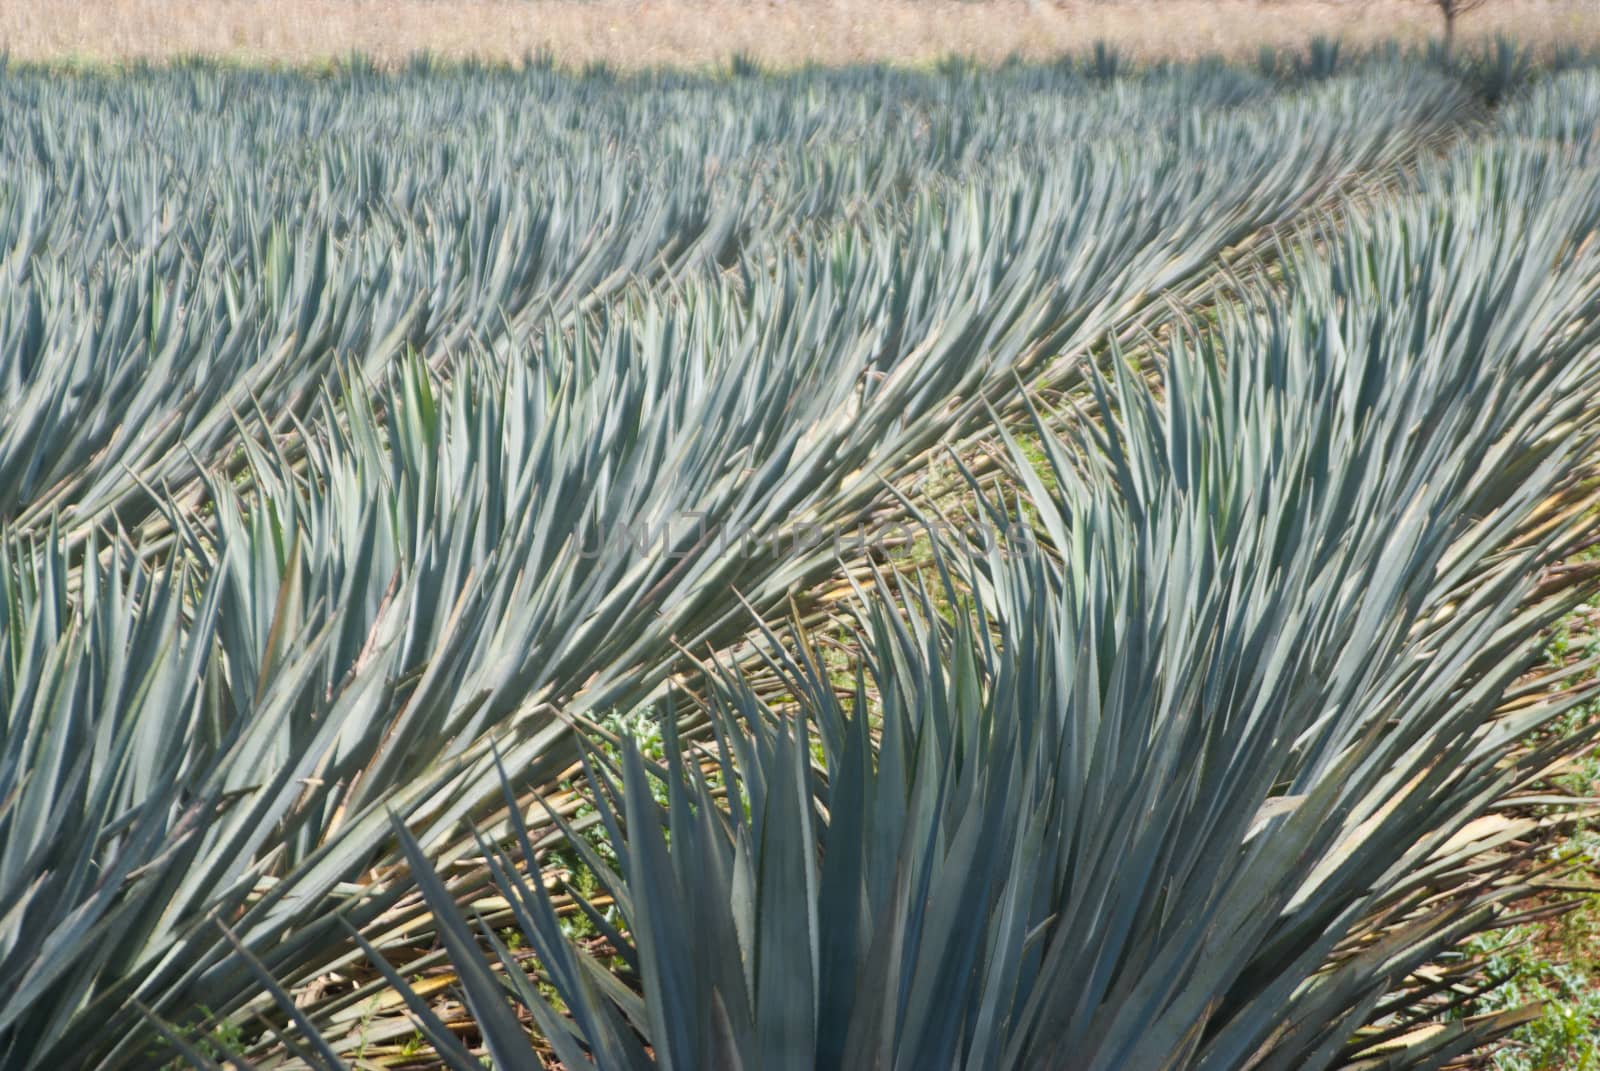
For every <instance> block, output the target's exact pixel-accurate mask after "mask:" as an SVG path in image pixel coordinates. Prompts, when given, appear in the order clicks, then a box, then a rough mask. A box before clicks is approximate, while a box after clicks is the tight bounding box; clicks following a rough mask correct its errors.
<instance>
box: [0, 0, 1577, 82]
mask: <svg viewBox="0 0 1600 1071" xmlns="http://www.w3.org/2000/svg"><path fill="white" fill-rule="evenodd" d="M1438 25H1439V20H1438V14H1437V10H1436V9H1435V8H1434V6H1433V5H1432V4H1431V3H1428V2H1427V0H1101V2H1085V0H1063V2H1061V3H1053V2H1051V0H1033V2H1031V3H1030V2H1026V0H742V2H740V0H0V48H3V49H5V50H8V51H9V52H10V54H11V56H12V57H14V58H16V59H24V60H76V61H86V62H98V61H106V60H121V59H130V58H139V57H145V58H153V59H160V58H167V57H172V56H182V55H195V54H204V55H212V56H226V57H230V58H233V59H237V60H241V61H256V62H259V61H270V62H288V63H306V62H316V61H320V60H327V59H329V58H333V57H338V56H341V55H345V54H348V53H350V52H352V51H359V52H362V53H365V54H367V55H369V56H372V57H373V58H375V59H378V60H381V61H395V60H399V59H401V58H404V57H406V56H408V55H411V54H413V53H416V52H418V51H422V50H428V51H431V52H434V53H437V54H440V55H444V56H451V57H459V56H479V57H483V58H487V59H500V60H516V59H518V58H519V57H521V56H523V55H524V54H526V53H533V52H537V51H539V50H541V49H545V50H549V51H550V52H551V53H553V54H554V56H555V57H556V58H557V59H558V60H560V61H561V62H564V63H570V64H582V63H587V62H590V61H593V60H605V61H607V62H610V63H613V64H616V65H618V66H621V67H630V68H631V67H648V66H655V65H665V64H687V65H709V64H717V63H722V62H725V61H726V60H727V59H728V57H730V56H731V55H733V54H735V53H740V52H743V53H746V54H748V55H750V56H752V57H754V58H756V59H758V60H760V61H762V62H764V63H768V64H771V65H778V66H789V65H794V64H800V63H805V62H808V61H816V62H824V63H844V62H857V61H868V60H887V61H892V62H897V63H920V62H926V61H929V60H932V59H935V58H937V57H940V56H945V55H949V54H952V53H958V54H964V55H970V56H973V57H975V58H979V59H984V60H991V61H992V60H998V59H1001V58H1004V57H1006V56H1010V55H1020V56H1026V57H1040V56H1049V55H1058V54H1061V53H1063V52H1072V51H1082V50H1086V49H1087V48H1089V46H1090V45H1091V44H1092V43H1093V42H1095V41H1101V40H1103V41H1107V42H1109V43H1111V44H1113V45H1115V46H1117V47H1118V48H1119V49H1121V50H1123V51H1125V52H1128V53H1131V54H1134V55H1138V56H1141V57H1151V56H1170V57H1175V58H1187V57H1192V56H1195V55H1200V54H1206V53H1225V54H1232V55H1248V54H1252V53H1254V52H1255V51H1256V50H1258V49H1260V48H1262V47H1263V46H1278V47H1297V46H1303V45H1304V43H1305V42H1306V41H1308V40H1309V39H1310V38H1312V37H1313V36H1317V35H1324V36H1337V37H1342V38H1344V39H1345V40H1347V41H1350V42H1353V43H1357V44H1360V43H1368V42H1372V41H1375V40H1381V39H1385V38H1394V39H1399V40H1402V41H1418V40H1422V39H1425V38H1427V37H1429V36H1431V35H1433V34H1435V33H1436V32H1437V30H1438ZM1497 33H1507V34H1513V35H1515V36H1517V37H1518V38H1520V39H1521V40H1523V41H1525V42H1528V43H1530V44H1534V45H1538V46H1542V47H1548V46H1550V45H1555V44H1575V45H1585V46H1590V47H1593V46H1595V45H1597V44H1600V0H1490V2H1489V4H1488V5H1486V6H1485V7H1483V8H1481V9H1479V10H1478V11H1475V12H1473V14H1472V15H1471V16H1469V17H1467V18H1465V19H1464V20H1463V21H1462V25H1461V35H1462V37H1463V38H1465V39H1468V40H1470V39H1473V38H1483V37H1487V36H1491V35H1494V34H1497Z"/></svg>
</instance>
